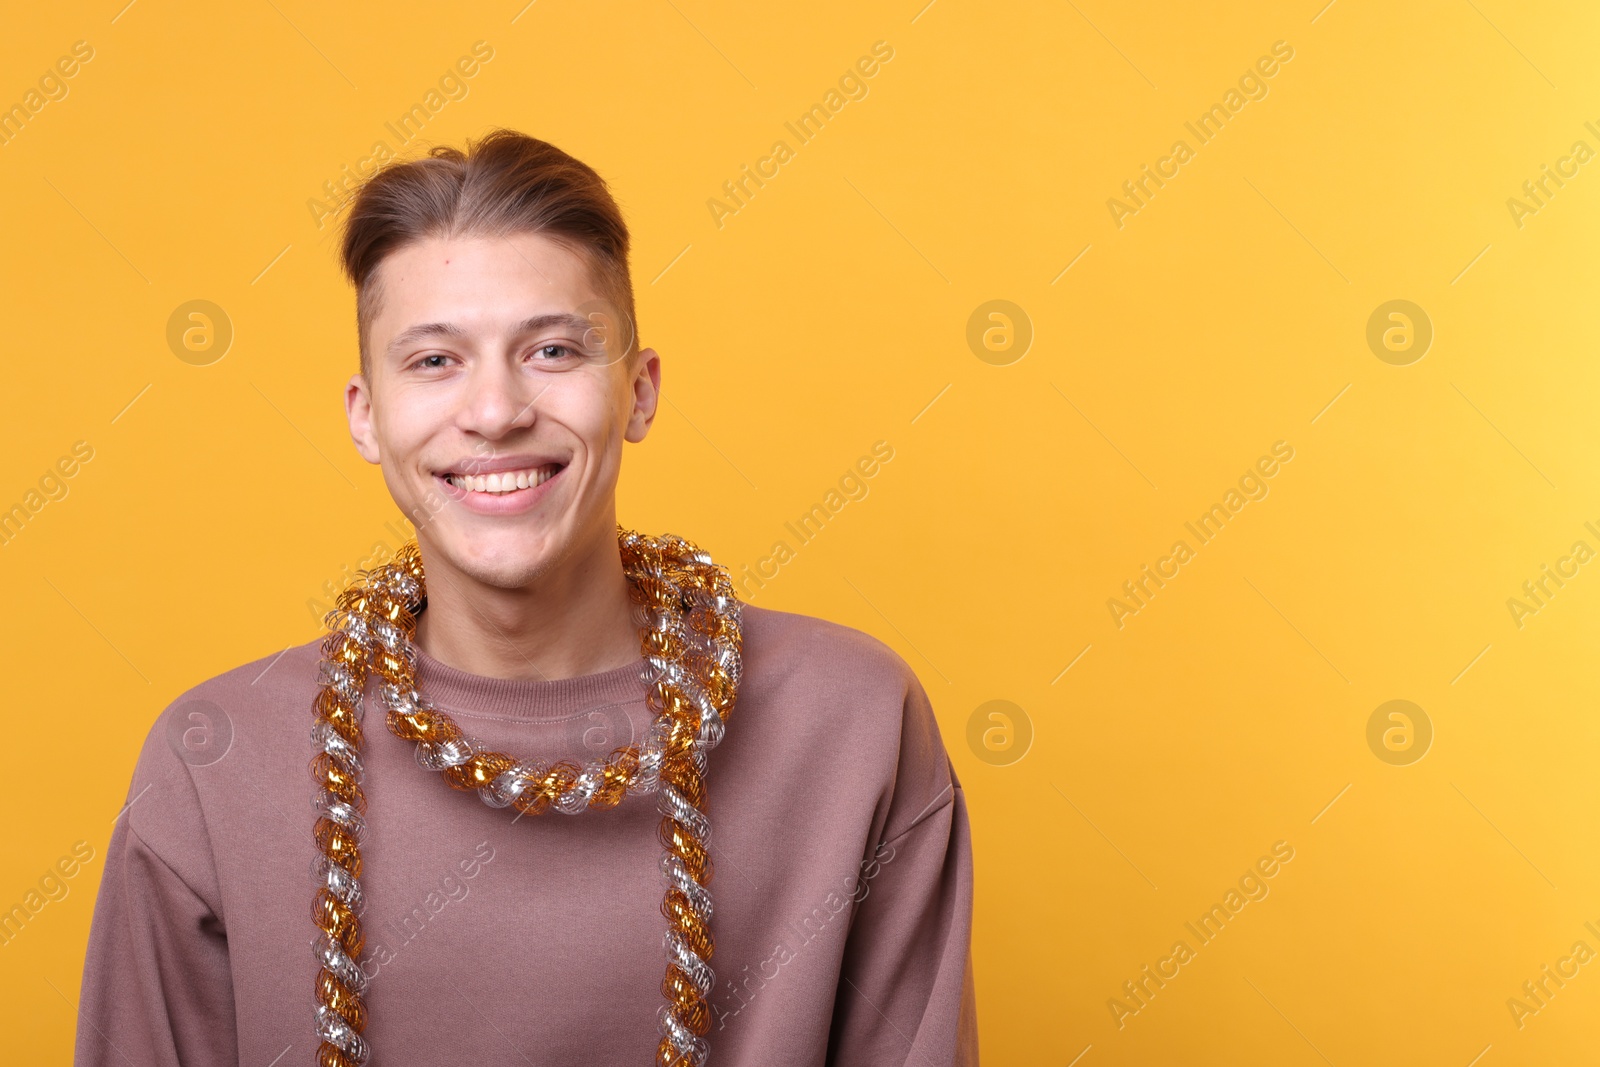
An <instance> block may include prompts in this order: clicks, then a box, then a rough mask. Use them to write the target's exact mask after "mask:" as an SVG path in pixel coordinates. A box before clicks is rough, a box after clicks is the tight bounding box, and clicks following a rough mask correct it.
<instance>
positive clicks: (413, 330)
mask: <svg viewBox="0 0 1600 1067" xmlns="http://www.w3.org/2000/svg"><path fill="white" fill-rule="evenodd" d="M593 327H594V323H592V322H590V321H589V320H588V319H587V318H585V317H584V316H582V315H579V314H576V313H574V312H570V311H553V312H550V313H548V314H544V315H530V316H529V317H528V318H525V319H523V320H522V321H521V322H519V323H517V324H516V325H515V326H514V327H512V329H511V335H512V336H513V337H516V336H520V335H522V334H525V333H536V332H539V331H543V330H549V329H555V328H566V329H570V330H577V331H579V332H580V333H587V332H588V331H589V330H590V329H592V328H593ZM466 336H467V331H466V330H463V329H462V328H461V327H460V326H457V325H456V324H455V323H453V322H419V323H417V324H416V325H414V326H407V327H406V328H405V329H404V330H401V331H400V333H399V335H398V336H396V337H395V339H394V340H393V341H390V342H389V345H388V347H387V348H386V349H384V352H385V354H387V355H390V356H392V355H394V354H395V353H396V352H397V351H399V350H400V349H402V348H405V347H406V346H407V345H410V344H412V343H414V342H416V341H421V340H424V339H426V338H429V337H453V338H456V339H458V340H459V339H461V338H464V337H466Z"/></svg>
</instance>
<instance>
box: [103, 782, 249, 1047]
mask: <svg viewBox="0 0 1600 1067" xmlns="http://www.w3.org/2000/svg"><path fill="white" fill-rule="evenodd" d="M132 815H133V812H132V810H131V809H130V810H125V811H124V812H123V815H122V817H121V818H119V819H118V820H117V824H116V828H115V829H114V830H113V831H112V833H111V844H110V845H109V846H108V848H107V849H106V865H105V869H104V872H103V873H102V875H101V878H100V890H99V895H98V896H97V897H96V898H95V905H94V918H93V921H92V923H91V925H90V928H89V951H88V955H87V957H86V958H85V960H84V969H83V989H82V993H81V996H80V1000H79V1005H78V1036H77V1049H76V1052H75V1055H74V1059H73V1063H74V1065H75V1067H180V1065H205V1067H215V1065H221V1064H233V1063H236V1062H237V1059H238V1043H237V1040H236V1037H235V1031H234V1013H233V975H232V972H231V969H230V967H229V964H228V939H227V934H226V931H225V930H224V929H223V926H222V923H221V921H220V920H219V919H218V917H217V916H216V914H214V911H213V909H212V908H211V907H210V906H209V905H207V904H206V902H205V901H204V900H203V899H202V898H201V897H200V895H199V894H198V893H196V892H195V890H194V889H193V888H192V887H190V886H189V885H188V884H187V883H186V882H185V881H184V880H183V879H182V878H181V877H179V875H178V874H177V873H176V872H175V871H174V870H173V869H172V868H171V867H170V866H169V865H168V864H167V862H166V861H165V860H163V859H162V858H161V856H160V855H158V854H157V853H156V852H155V850H154V849H152V848H151V847H150V846H149V845H148V844H147V843H146V842H145V841H144V839H143V838H141V837H140V836H139V834H138V833H137V831H135V830H134V828H133V825H132V822H133V819H132Z"/></svg>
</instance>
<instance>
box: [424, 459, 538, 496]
mask: <svg viewBox="0 0 1600 1067" xmlns="http://www.w3.org/2000/svg"><path fill="white" fill-rule="evenodd" d="M562 469H563V465H562V464H560V463H546V464H545V465H543V466H542V467H529V468H526V469H524V470H515V471H498V472H496V473H494V474H476V475H473V474H456V473H454V472H446V473H445V474H443V475H441V477H443V478H444V480H445V481H447V482H449V483H450V484H451V485H453V486H455V487H456V488H457V489H461V490H464V491H466V492H469V493H485V494H493V495H497V496H504V495H506V494H508V493H515V492H517V491H518V490H521V489H537V488H538V487H539V486H541V485H543V484H544V483H545V482H548V481H549V480H550V479H551V478H554V477H555V476H556V475H557V474H559V473H561V471H562Z"/></svg>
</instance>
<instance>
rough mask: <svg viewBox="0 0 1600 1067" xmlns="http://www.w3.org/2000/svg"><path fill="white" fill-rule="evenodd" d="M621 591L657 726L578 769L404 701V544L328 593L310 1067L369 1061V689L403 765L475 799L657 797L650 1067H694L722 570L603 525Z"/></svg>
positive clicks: (727, 663)
mask: <svg viewBox="0 0 1600 1067" xmlns="http://www.w3.org/2000/svg"><path fill="white" fill-rule="evenodd" d="M617 546H618V549H619V551H620V552H621V556H622V564H623V571H624V573H625V574H626V575H627V578H628V592H629V596H630V597H631V598H632V600H633V602H634V603H635V604H636V605H637V608H638V610H639V611H640V613H642V616H643V619H644V625H643V627H642V629H641V647H642V652H643V657H644V661H645V678H644V681H645V682H646V683H647V685H648V686H649V688H648V691H647V695H646V701H647V703H648V704H649V706H650V707H651V708H652V709H653V710H655V712H656V718H655V720H654V721H653V722H652V724H651V726H650V730H649V731H648V733H647V735H646V737H645V739H644V742H643V744H642V745H641V746H635V745H627V746H624V747H621V748H618V749H615V750H614V751H613V752H612V753H611V754H610V756H609V757H608V758H607V759H606V760H604V761H601V760H591V761H589V762H588V763H587V764H586V765H584V766H582V767H579V766H578V765H576V764H574V763H572V762H570V761H567V760H560V761H557V762H555V763H549V762H546V761H544V760H521V759H517V758H516V757H514V756H511V755H508V754H506V753H503V752H495V751H492V750H490V749H487V748H485V747H484V746H483V745H481V744H480V743H479V742H478V741H477V740H476V739H474V738H471V737H468V736H467V735H465V734H464V733H463V732H462V731H461V729H460V727H458V726H457V725H456V724H455V722H454V721H453V720H452V719H451V718H450V717H449V716H448V715H446V714H445V713H444V712H443V711H440V710H439V709H438V708H436V707H434V706H433V705H432V704H431V703H430V702H429V701H428V699H427V698H426V697H424V696H423V695H422V694H421V693H419V692H418V691H417V688H416V649H415V647H414V644H413V641H414V638H415V636H416V626H417V614H418V613H419V611H420V610H421V609H422V607H423V606H424V604H425V600H426V596H427V590H426V586H425V584H424V580H423V571H422V554H421V551H420V549H419V548H418V545H417V542H416V541H415V540H412V541H409V542H407V543H406V544H405V545H404V546H402V547H401V549H400V550H399V552H397V553H396V554H395V556H394V559H393V560H391V561H390V562H389V563H387V564H384V565H383V566H381V567H377V568H375V569H373V570H371V571H370V572H362V576H361V578H360V580H358V581H357V582H356V583H355V584H353V585H352V586H350V587H349V588H348V589H346V590H345V591H344V592H343V593H341V594H340V596H339V600H338V606H337V607H335V608H334V609H333V610H332V611H330V612H329V613H328V614H327V616H326V619H325V622H326V625H327V626H328V629H329V633H328V635H327V637H326V638H324V639H323V643H322V660H321V663H320V668H319V671H320V677H319V690H318V693H317V696H316V698H315V701H314V702H313V708H314V711H315V724H314V725H313V727H312V731H311V738H312V742H313V744H314V746H315V748H316V750H317V752H316V755H315V757H313V759H312V761H311V772H312V776H313V777H314V778H315V780H316V782H317V785H318V790H317V793H316V795H315V796H314V798H313V801H314V803H315V805H316V808H317V811H318V813H319V815H318V818H317V822H316V827H315V830H314V837H315V840H316V846H317V857H316V859H315V861H314V862H313V871H312V873H313V876H314V878H315V879H316V881H317V886H318V888H317V891H316V896H315V898H314V900H313V903H312V916H313V918H314V920H315V922H316V925H317V928H318V931H319V933H318V936H317V937H316V938H315V940H314V941H313V943H312V948H313V950H314V951H315V953H316V957H317V960H318V962H319V963H320V964H321V969H320V970H319V972H318V974H317V980H316V1001H317V1003H316V1029H317V1034H318V1036H319V1037H321V1039H322V1041H321V1044H320V1046H319V1047H318V1049H317V1063H318V1064H319V1065H320V1067H360V1065H361V1064H363V1063H365V1062H366V1060H367V1058H368V1056H369V1055H370V1052H371V1050H370V1048H369V1046H368V1044H367V1041H366V1040H365V1039H364V1038H363V1037H362V1031H363V1030H365V1029H366V1025H367V1011H366V1005H365V1003H364V1002H363V1000H362V994H363V993H364V992H365V991H366V988H367V977H366V974H365V972H364V971H362V969H361V964H360V959H361V949H362V944H363V934H362V929H361V920H360V913H361V910H362V897H361V847H360V846H361V840H362V837H363V835H364V832H365V829H366V821H365V812H366V806H367V805H366V796H365V794H364V793H363V792H362V788H361V774H362V768H361V742H362V732H361V723H362V718H363V708H362V699H363V696H364V693H365V690H366V684H367V680H368V678H369V677H371V676H376V679H377V686H378V691H379V694H380V696H381V699H382V702H383V704H384V706H385V708H386V710H387V715H386V722H387V725H388V727H389V730H390V732H392V733H393V734H394V735H395V736H396V737H398V738H400V739H402V740H405V741H412V742H415V743H416V757H417V762H418V763H420V764H421V765H422V766H424V767H427V768H429V769H430V770H435V771H438V772H440V774H441V776H442V777H443V778H444V780H445V781H446V782H448V783H449V784H450V785H451V786H453V787H454V788H456V789H460V790H468V789H470V790H476V791H477V793H478V795H479V796H480V797H481V798H482V799H483V801H484V802H485V803H486V804H489V805H490V806H492V807H497V808H503V807H507V806H514V807H515V808H517V810H518V811H521V812H525V813H527V814H530V815H539V814H542V813H544V812H545V811H548V810H554V811H557V812H560V813H562V814H566V815H577V814H580V813H582V812H584V811H587V810H589V809H590V808H601V809H604V808H611V807H615V806H616V805H617V804H618V803H620V802H621V801H622V799H623V797H624V796H626V795H631V794H635V793H659V797H658V801H657V806H658V808H659V809H660V811H661V813H662V819H661V823H660V827H659V831H658V836H659V837H660V840H661V843H662V845H663V847H664V849H665V851H664V853H663V855H662V857H661V869H662V872H663V874H664V875H665V876H666V879H667V882H668V888H667V890H666V895H665V897H664V898H663V900H662V903H661V911H662V914H663V915H665V916H666V918H667V930H666V933H665V935H664V938H663V946H664V948H665V950H666V954H667V960H668V962H667V969H666V977H665V978H664V979H663V980H662V983H661V993H662V996H664V997H665V998H666V1003H665V1004H663V1005H662V1006H661V1008H660V1010H659V1012H658V1013H657V1016H658V1023H659V1029H660V1031H661V1035H662V1036H661V1040H660V1043H659V1044H658V1045H657V1048H656V1064H657V1067H703V1064H704V1063H705V1062H706V1059H707V1057H708V1055H709V1051H710V1050H709V1047H708V1043H707V1042H706V1039H705V1036H704V1035H705V1034H706V1033H707V1031H708V1030H709V1029H710V1027H711V1009H710V1005H709V1003H708V1002H707V997H708V996H709V994H710V992H711V989H712V986H713V985H714V983H715V975H714V973H713V972H712V970H711V967H710V964H709V963H708V962H707V961H708V960H709V959H710V958H711V954H712V949H713V942H712V937H711V893H710V891H709V890H708V889H707V888H706V885H707V883H708V882H710V880H711V874H712V868H711V856H710V853H709V852H708V851H707V844H708V840H709V838H710V834H711V824H710V822H709V820H708V819H707V817H706V806H707V805H706V787H705V771H706V753H707V752H708V751H709V750H710V749H712V748H714V747H716V745H717V743H718V742H719V741H721V739H722V735H723V728H724V723H725V722H726V720H727V717H728V715H729V714H730V712H731V711H732V710H733V703H734V698H735V695H736V694H737V691H738V686H739V673H740V664H741V651H742V631H741V627H740V618H739V601H738V599H737V597H735V595H734V592H733V585H732V582H731V581H730V580H729V578H728V573H727V570H726V568H724V567H722V566H720V565H718V564H716V563H713V562H712V560H711V557H710V556H709V555H707V554H706V553H705V552H703V551H701V550H700V549H699V548H698V547H697V546H696V545H694V544H693V543H692V542H690V541H686V540H684V539H683V538H680V537H675V536H673V535H672V534H665V535H663V536H661V537H659V538H657V537H649V536H646V535H643V534H639V533H635V532H632V531H629V530H625V529H623V528H622V527H621V526H618V527H617Z"/></svg>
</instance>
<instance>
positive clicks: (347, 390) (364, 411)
mask: <svg viewBox="0 0 1600 1067" xmlns="http://www.w3.org/2000/svg"><path fill="white" fill-rule="evenodd" d="M344 413H345V417H346V418H348V419H349V420H350V440H352V441H354V442H355V443H356V451H357V452H359V453H361V458H362V459H364V460H366V461H367V462H368V463H377V462H378V461H379V460H380V459H381V458H382V453H380V452H379V450H378V436H377V434H376V433H374V432H373V428H372V392H371V389H370V387H369V386H368V385H367V379H366V377H365V376H364V375H361V374H355V375H352V376H351V378H350V381H349V382H348V383H346V385H345V387H344Z"/></svg>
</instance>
